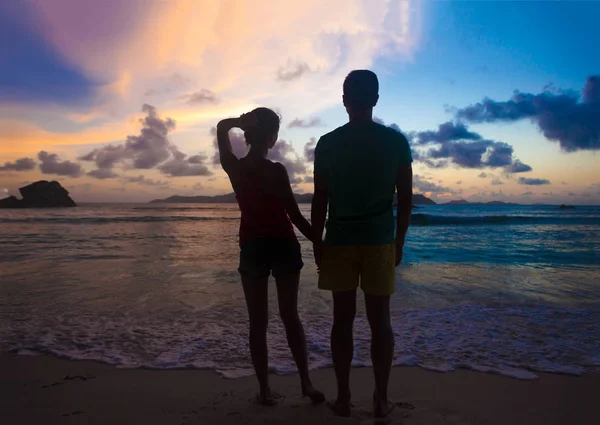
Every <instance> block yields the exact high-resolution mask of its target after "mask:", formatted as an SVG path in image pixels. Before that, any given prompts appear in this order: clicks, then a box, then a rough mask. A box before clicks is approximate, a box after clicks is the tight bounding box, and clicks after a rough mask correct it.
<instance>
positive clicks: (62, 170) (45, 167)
mask: <svg viewBox="0 0 600 425" xmlns="http://www.w3.org/2000/svg"><path fill="white" fill-rule="evenodd" d="M38 159H39V160H40V161H41V164H40V170H41V171H42V173H44V174H56V175H59V176H69V177H79V176H80V175H81V172H82V171H81V165H79V164H77V163H75V162H71V161H60V160H59V158H58V155H56V154H55V153H48V152H46V151H41V152H40V153H39V154H38Z"/></svg>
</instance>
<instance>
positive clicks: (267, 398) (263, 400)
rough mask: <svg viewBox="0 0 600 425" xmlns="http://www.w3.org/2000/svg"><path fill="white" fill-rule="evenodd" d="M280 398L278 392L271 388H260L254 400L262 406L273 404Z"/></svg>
mask: <svg viewBox="0 0 600 425" xmlns="http://www.w3.org/2000/svg"><path fill="white" fill-rule="evenodd" d="M280 398H281V396H280V395H279V394H277V393H276V392H274V391H272V390H271V388H267V389H266V390H261V391H260V393H258V394H257V395H256V402H257V403H258V404H262V405H263V406H275V405H276V404H277V403H278V402H279V399H280Z"/></svg>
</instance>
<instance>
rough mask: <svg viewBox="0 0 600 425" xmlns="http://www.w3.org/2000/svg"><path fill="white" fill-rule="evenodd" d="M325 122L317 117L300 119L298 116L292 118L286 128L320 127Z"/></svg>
mask: <svg viewBox="0 0 600 425" xmlns="http://www.w3.org/2000/svg"><path fill="white" fill-rule="evenodd" d="M324 125H325V123H324V122H323V121H321V118H319V117H312V118H310V119H309V120H301V119H299V118H296V119H294V120H293V121H292V122H290V123H289V124H288V128H312V127H322V126H324Z"/></svg>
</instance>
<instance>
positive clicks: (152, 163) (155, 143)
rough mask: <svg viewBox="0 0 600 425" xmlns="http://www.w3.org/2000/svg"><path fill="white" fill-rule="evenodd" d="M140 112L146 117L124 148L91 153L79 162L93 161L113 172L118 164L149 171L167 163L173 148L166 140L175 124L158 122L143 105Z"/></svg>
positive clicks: (111, 148)
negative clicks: (112, 169)
mask: <svg viewBox="0 0 600 425" xmlns="http://www.w3.org/2000/svg"><path fill="white" fill-rule="evenodd" d="M142 111H143V112H145V113H146V114H147V116H146V117H145V118H142V119H140V123H141V124H142V129H141V131H140V134H139V135H137V136H127V140H126V142H125V144H121V145H107V146H104V147H102V148H98V149H94V150H93V151H91V152H89V153H88V154H86V155H83V156H81V157H79V159H80V160H81V161H94V162H95V163H96V166H97V167H98V168H113V167H114V166H115V165H116V164H117V163H121V162H127V163H128V166H129V167H130V168H135V169H151V168H154V167H156V166H157V165H158V164H161V163H162V162H164V161H166V160H167V159H169V157H170V156H171V147H172V145H171V143H170V142H169V140H168V138H167V136H168V134H169V132H170V131H172V130H173V129H174V128H175V121H174V120H172V119H171V118H166V119H161V118H160V117H159V116H158V113H157V112H156V108H155V107H154V106H152V105H148V104H144V105H143V106H142Z"/></svg>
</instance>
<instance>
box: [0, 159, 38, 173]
mask: <svg viewBox="0 0 600 425" xmlns="http://www.w3.org/2000/svg"><path fill="white" fill-rule="evenodd" d="M34 168H35V161H34V160H33V159H31V158H19V159H17V160H16V161H15V162H5V163H4V165H0V171H29V170H33V169H34Z"/></svg>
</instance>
